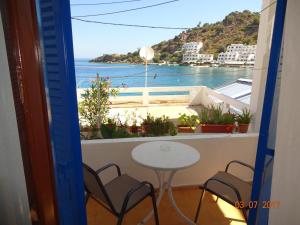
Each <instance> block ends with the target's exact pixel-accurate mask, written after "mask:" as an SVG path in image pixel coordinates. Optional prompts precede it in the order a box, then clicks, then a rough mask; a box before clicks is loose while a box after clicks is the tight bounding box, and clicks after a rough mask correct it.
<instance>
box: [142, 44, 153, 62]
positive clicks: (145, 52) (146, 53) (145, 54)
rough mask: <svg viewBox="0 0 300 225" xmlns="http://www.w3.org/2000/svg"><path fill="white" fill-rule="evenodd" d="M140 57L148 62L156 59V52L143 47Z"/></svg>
mask: <svg viewBox="0 0 300 225" xmlns="http://www.w3.org/2000/svg"><path fill="white" fill-rule="evenodd" d="M140 57H141V58H142V59H144V60H146V61H149V60H151V59H153V57H154V50H153V49H152V48H151V47H142V48H141V49H140Z"/></svg>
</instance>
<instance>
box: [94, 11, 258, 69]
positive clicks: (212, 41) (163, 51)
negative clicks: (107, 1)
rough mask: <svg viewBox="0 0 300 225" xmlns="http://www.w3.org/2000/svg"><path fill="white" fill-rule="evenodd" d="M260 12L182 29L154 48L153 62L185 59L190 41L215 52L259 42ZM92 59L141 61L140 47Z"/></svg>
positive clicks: (233, 16) (235, 15)
mask: <svg viewBox="0 0 300 225" xmlns="http://www.w3.org/2000/svg"><path fill="white" fill-rule="evenodd" d="M258 25H259V13H252V12H250V11H247V10H245V11H243V12H232V13H230V14H229V15H227V16H226V17H225V18H224V20H223V21H220V22H216V23H212V24H209V23H205V24H203V25H201V24H199V25H198V26H197V27H195V28H192V29H189V30H186V31H183V32H181V33H180V34H179V35H177V36H175V37H174V38H173V39H170V40H168V41H162V42H160V43H158V44H156V45H153V46H152V48H153V49H154V51H155V57H154V59H153V62H155V63H160V62H163V61H169V62H176V63H179V62H181V59H182V52H181V47H182V45H183V44H184V43H186V42H192V41H202V42H203V48H202V49H201V53H210V54H214V55H215V58H216V56H217V55H218V53H220V52H223V51H225V50H226V47H227V45H229V44H232V43H243V44H256V40H257V32H258ZM91 62H104V63H105V62H113V63H116V62H121V63H141V62H142V60H141V59H140V57H139V54H138V51H135V52H132V53H131V52H129V53H127V54H112V55H103V56H100V57H97V58H95V59H93V60H91Z"/></svg>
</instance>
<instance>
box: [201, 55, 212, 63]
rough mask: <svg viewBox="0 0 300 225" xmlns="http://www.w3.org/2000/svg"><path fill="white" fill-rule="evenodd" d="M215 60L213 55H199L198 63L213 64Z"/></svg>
mask: <svg viewBox="0 0 300 225" xmlns="http://www.w3.org/2000/svg"><path fill="white" fill-rule="evenodd" d="M213 60H214V55H213V54H199V56H198V61H199V62H201V63H211V62H213Z"/></svg>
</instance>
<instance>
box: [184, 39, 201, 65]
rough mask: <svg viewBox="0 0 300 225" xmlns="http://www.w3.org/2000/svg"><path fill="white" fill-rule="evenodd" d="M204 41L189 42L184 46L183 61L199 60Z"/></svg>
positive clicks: (192, 61)
mask: <svg viewBox="0 0 300 225" xmlns="http://www.w3.org/2000/svg"><path fill="white" fill-rule="evenodd" d="M202 46H203V43H202V42H188V43H185V44H184V45H183V46H182V51H183V58H182V62H183V63H195V62H197V61H198V60H199V51H200V49H201V48H202Z"/></svg>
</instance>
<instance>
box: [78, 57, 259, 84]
mask: <svg viewBox="0 0 300 225" xmlns="http://www.w3.org/2000/svg"><path fill="white" fill-rule="evenodd" d="M75 71H76V83H77V88H86V87H89V86H90V83H91V81H92V80H95V79H96V75H97V73H98V74H99V76H101V77H107V78H109V80H110V81H111V85H112V87H144V85H145V66H144V65H136V64H101V63H89V62H88V60H86V59H76V60H75ZM252 72H253V69H250V68H229V67H191V66H173V65H172V66H171V65H170V66H168V65H149V66H148V82H147V86H148V87H166V86H208V87H210V88H216V87H218V86H220V85H223V84H227V83H231V82H233V81H235V80H237V79H239V78H247V79H252Z"/></svg>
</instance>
